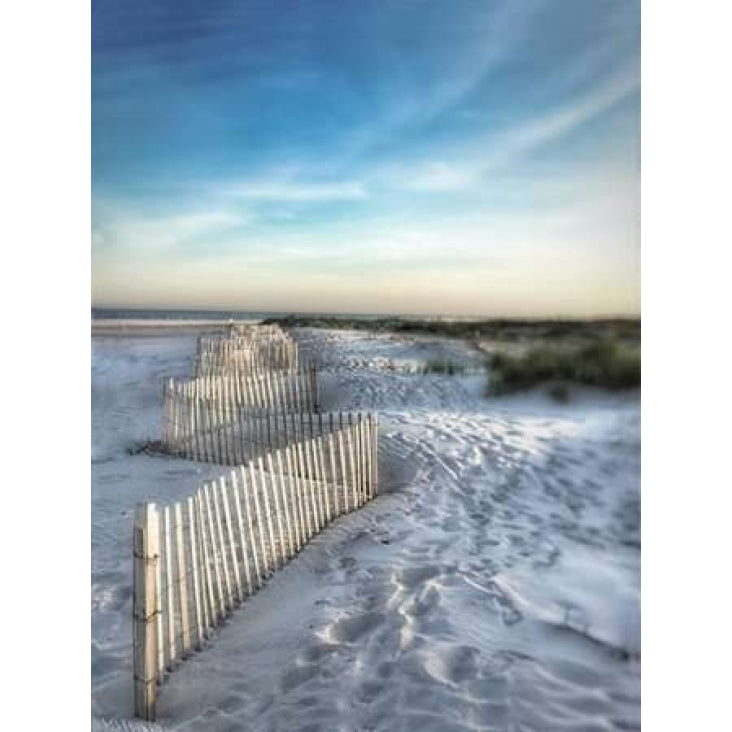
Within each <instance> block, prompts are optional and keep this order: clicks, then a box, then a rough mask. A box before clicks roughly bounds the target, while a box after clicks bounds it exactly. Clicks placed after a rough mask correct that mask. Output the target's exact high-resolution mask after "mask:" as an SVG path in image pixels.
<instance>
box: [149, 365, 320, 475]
mask: <svg viewBox="0 0 732 732" xmlns="http://www.w3.org/2000/svg"><path fill="white" fill-rule="evenodd" d="M319 411H320V403H319V392H318V379H317V371H316V368H315V366H308V367H306V368H303V369H301V370H299V371H296V372H294V373H286V372H280V371H267V372H265V373H263V374H262V375H261V376H245V375H243V374H242V373H228V374H223V375H217V376H202V377H199V378H195V379H175V378H170V379H168V380H167V381H166V382H165V384H164V387H163V435H162V443H163V447H164V449H165V451H167V452H169V453H170V454H173V455H178V456H181V457H185V458H189V459H192V460H201V461H205V462H216V463H221V464H223V465H240V464H241V463H243V462H244V460H247V459H252V458H253V457H256V456H257V455H258V454H261V453H262V452H263V451H268V450H271V449H274V448H276V447H283V446H284V445H285V444H287V442H288V441H291V440H292V439H302V435H303V434H304V433H305V430H306V425H305V424H304V423H305V422H306V421H308V422H309V423H312V421H313V414H314V413H317V412H319ZM306 415H307V417H306ZM315 416H316V418H317V419H318V421H319V423H322V415H320V416H319V415H317V414H316V415H315ZM309 429H310V435H311V436H312V434H313V428H312V425H311V424H310V425H309ZM320 431H322V427H321V428H320Z"/></svg>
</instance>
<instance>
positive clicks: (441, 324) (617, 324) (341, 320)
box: [263, 315, 640, 343]
mask: <svg viewBox="0 0 732 732" xmlns="http://www.w3.org/2000/svg"><path fill="white" fill-rule="evenodd" d="M263 322H264V323H265V324H268V323H277V324H279V325H281V326H282V327H283V328H333V329H347V330H371V331H383V332H393V333H415V334H424V335H438V336H446V337H449V338H461V339H464V340H467V339H476V340H477V339H490V340H502V341H509V342H519V343H520V342H525V341H532V340H536V339H542V340H548V341H564V340H566V339H567V338H573V339H580V340H593V341H594V340H597V339H598V338H616V339H618V340H621V341H632V342H636V343H640V319H639V318H606V319H601V320H521V319H517V320H512V319H506V318H501V319H493V320H442V319H440V320H437V319H435V320H430V319H409V318H386V317H385V318H366V317H363V318H358V317H339V316H332V315H331V316H319V315H286V316H282V317H276V318H268V319H267V320H265V321H263Z"/></svg>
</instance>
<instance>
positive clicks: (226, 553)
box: [133, 414, 378, 720]
mask: <svg viewBox="0 0 732 732" xmlns="http://www.w3.org/2000/svg"><path fill="white" fill-rule="evenodd" d="M321 424H322V431H321V432H320V433H319V434H317V435H316V436H313V437H310V438H308V439H303V440H299V441H292V442H290V444H288V445H286V446H284V447H283V448H281V449H277V450H274V451H272V452H269V453H267V454H266V455H263V456H259V457H258V458H257V459H256V460H252V461H249V462H248V463H246V464H244V465H241V466H239V467H237V468H236V469H234V470H232V471H231V472H230V473H229V474H227V475H223V476H221V477H220V478H219V479H218V480H216V481H212V482H210V483H204V484H203V485H202V486H201V487H199V488H198V490H197V491H196V493H195V495H193V496H189V497H188V498H187V499H185V500H184V501H180V502H176V503H174V504H172V505H168V506H158V505H156V504H154V503H146V504H142V505H140V506H138V508H137V510H136V514H135V524H134V594H133V614H134V618H133V624H134V632H133V635H134V640H133V660H134V701H135V714H136V715H137V716H139V717H142V718H143V719H147V720H154V719H155V715H156V701H157V694H158V686H159V684H160V683H162V681H163V680H164V679H165V677H166V675H167V674H169V673H170V672H171V671H172V670H174V669H175V668H176V666H177V665H178V664H179V663H180V662H181V661H182V660H183V659H184V658H185V657H186V656H188V655H189V654H191V653H192V652H193V651H194V650H196V649H200V648H201V647H202V646H203V645H204V643H205V642H206V640H207V639H208V638H210V636H211V635H212V633H213V631H214V629H215V628H216V627H217V626H219V625H221V623H223V622H224V621H225V620H226V618H227V617H228V616H229V615H231V613H232V612H233V611H234V610H235V609H236V608H237V607H238V606H239V605H240V604H241V603H242V602H244V601H245V600H246V599H247V598H248V597H249V596H250V595H252V594H253V593H254V592H256V591H257V589H258V588H259V587H261V586H262V583H263V581H264V580H266V578H267V577H269V576H270V575H271V574H272V573H273V572H274V571H275V570H277V569H279V568H281V567H282V566H283V565H284V564H285V563H286V562H287V561H288V560H289V559H290V558H291V557H293V556H294V555H295V554H296V553H297V552H299V551H300V549H301V548H302V547H303V546H304V545H305V544H306V543H307V541H308V540H309V539H310V538H311V537H312V536H313V535H315V534H317V533H318V532H319V531H320V530H321V529H322V528H323V527H324V526H325V525H326V524H327V523H328V522H329V521H332V520H333V519H335V518H337V517H338V516H340V515H341V514H343V513H347V512H349V511H352V510H353V509H355V508H359V507H360V506H362V505H363V504H364V503H365V502H366V501H369V500H370V499H372V498H373V497H374V496H376V494H377V493H378V424H377V418H376V416H375V415H371V414H367V415H361V414H357V415H353V414H348V415H338V417H334V418H329V419H325V420H322V421H321ZM331 426H332V429H331V428H330V427H331Z"/></svg>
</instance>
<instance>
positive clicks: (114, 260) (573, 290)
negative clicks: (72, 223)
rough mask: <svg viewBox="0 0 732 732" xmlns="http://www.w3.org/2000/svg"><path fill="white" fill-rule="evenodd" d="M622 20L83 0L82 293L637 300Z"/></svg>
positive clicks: (453, 308) (587, 5)
mask: <svg viewBox="0 0 732 732" xmlns="http://www.w3.org/2000/svg"><path fill="white" fill-rule="evenodd" d="M639 24H640V7H639V3H638V2H635V1H633V2H626V1H625V0H551V1H549V0H544V1H542V0H507V1H505V2H498V1H495V2H494V1H491V0H481V1H480V2H467V1H462V0H453V1H451V2H448V1H447V0H442V1H440V2H417V1H414V0H413V1H411V2H406V1H397V0H391V1H390V2H377V1H370V2H350V1H344V0H339V1H336V0H331V1H330V2H313V1H308V2H305V1H304V0H299V1H297V2H282V1H277V0H260V1H258V2H251V1H249V0H239V1H238V2H232V1H231V0H226V1H222V0H207V1H205V2H204V1H203V0H198V2H186V1H185V0H176V2H172V1H171V0H166V1H165V2H160V1H159V0H125V1H124V2H123V1H122V0H94V2H93V6H92V298H93V302H94V304H95V305H99V306H104V305H108V306H138V307H227V308H244V309H246V308H252V309H264V310H282V311H298V310H300V311H342V312H369V313H374V312H398V313H425V314H456V315H489V316H490V315H521V316H531V315H540V316H546V315H580V316H584V315H599V314H637V313H638V312H639V309H640V251H639V248H640V244H639V215H640V212H639V206H640V202H639V190H640V189H639V164H640V163H639V159H640V150H639V113H640V28H639Z"/></svg>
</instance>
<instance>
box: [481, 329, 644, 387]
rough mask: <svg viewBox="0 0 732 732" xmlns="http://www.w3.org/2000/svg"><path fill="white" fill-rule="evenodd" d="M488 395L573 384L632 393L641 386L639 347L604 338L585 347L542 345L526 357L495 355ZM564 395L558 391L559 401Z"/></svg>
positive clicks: (501, 353) (529, 351) (504, 354)
mask: <svg viewBox="0 0 732 732" xmlns="http://www.w3.org/2000/svg"><path fill="white" fill-rule="evenodd" d="M490 370H491V375H490V379H489V382H488V386H487V389H486V391H487V394H489V395H492V396H493V395H499V394H507V393H511V392H515V391H519V390H521V389H527V388H530V387H533V386H536V385H538V384H542V383H546V382H550V381H551V382H571V383H576V384H585V385H588V386H599V387H604V388H607V389H630V388H635V387H638V386H640V383H641V354H640V348H639V347H632V346H628V345H627V344H624V343H622V342H621V341H620V340H618V339H613V338H604V339H601V340H597V341H595V342H593V343H590V344H589V345H586V346H582V347H566V346H563V347H557V346H552V345H540V346H536V347H533V348H530V349H529V350H528V351H526V353H523V354H520V355H511V354H507V353H504V352H498V353H494V354H493V356H492V357H491V360H490ZM559 396H564V392H561V393H560V392H559V391H557V397H559Z"/></svg>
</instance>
